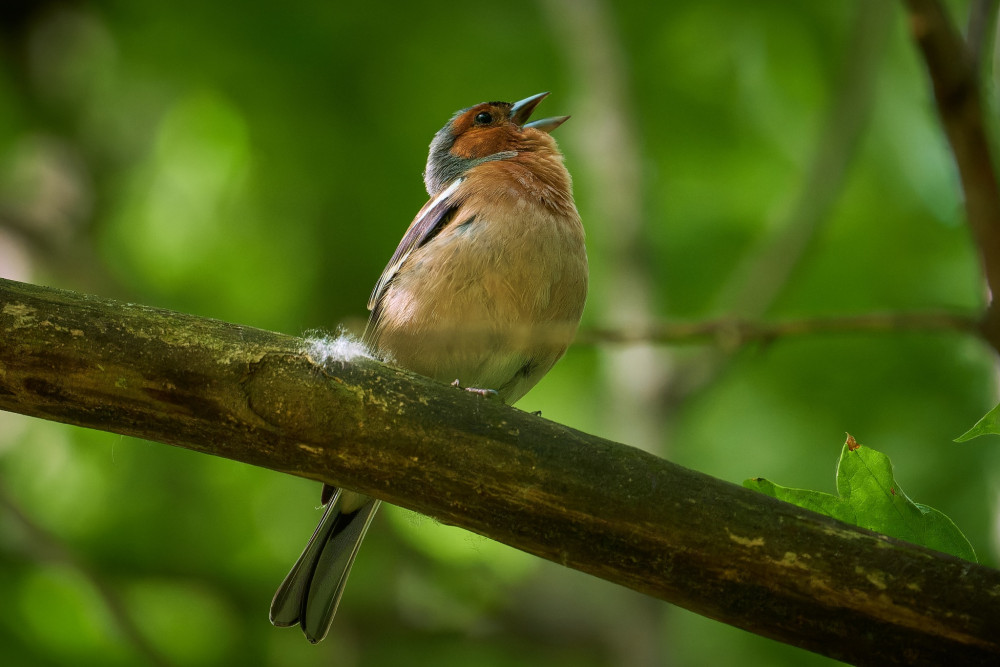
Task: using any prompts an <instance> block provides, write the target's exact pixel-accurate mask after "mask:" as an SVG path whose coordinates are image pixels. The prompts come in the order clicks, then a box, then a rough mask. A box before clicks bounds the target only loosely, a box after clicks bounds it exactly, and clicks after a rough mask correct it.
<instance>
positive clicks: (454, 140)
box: [270, 92, 588, 644]
mask: <svg viewBox="0 0 1000 667" xmlns="http://www.w3.org/2000/svg"><path fill="white" fill-rule="evenodd" d="M548 94H549V93H547V92H545V93H539V94H537V95H532V96H530V97H527V98H525V99H522V100H520V101H518V102H514V103H510V102H483V103H481V104H476V105H474V106H471V107H468V108H465V109H461V110H459V111H458V112H456V113H455V114H454V115H453V116H452V118H451V119H450V120H449V121H448V123H447V124H446V125H445V126H444V127H443V128H441V130H439V131H438V132H437V133H436V134H435V135H434V138H433V140H432V141H431V144H430V150H429V153H428V158H427V166H426V168H425V170H424V174H423V175H424V185H425V187H426V189H427V193H428V195H429V196H430V200H429V201H428V202H427V203H426V204H425V205H424V206H423V208H421V209H420V211H419V212H418V213H417V215H416V217H415V218H414V219H413V222H412V223H411V224H410V226H409V228H408V229H407V230H406V232H405V234H404V235H403V238H402V240H401V241H400V243H399V246H398V247H397V248H396V251H395V253H393V255H392V258H391V259H390V260H389V263H388V264H387V265H386V267H385V270H384V271H383V272H382V275H381V277H379V279H378V281H377V282H376V284H375V288H374V290H373V291H372V295H371V298H370V300H369V302H368V309H369V310H370V311H371V312H370V316H369V320H368V325H367V327H366V329H365V333H364V336H363V337H362V341H363V342H364V344H365V345H366V346H367V347H368V348H369V349H370V350H371V351H372V352H373V353H374V354H375V355H376V356H378V357H380V358H382V359H384V360H386V361H388V362H390V363H392V364H394V365H396V366H399V367H402V368H405V369H408V370H411V371H414V372H416V373H419V374H421V375H425V376H427V377H430V378H433V379H437V380H439V381H441V382H446V383H450V384H454V385H458V386H461V387H462V388H464V389H468V390H470V391H474V392H476V393H480V394H483V395H485V396H496V397H499V398H500V399H501V400H503V401H504V402H505V403H507V404H513V403H514V402H515V401H517V400H518V399H519V398H521V397H522V396H523V395H524V394H525V393H527V391H528V390H529V389H531V388H532V387H533V386H534V385H535V384H536V383H537V382H538V381H539V380H540V379H541V378H542V376H543V375H545V374H546V373H547V372H548V371H549V369H551V368H552V366H553V365H554V364H555V363H556V362H557V361H558V360H559V358H560V357H562V356H563V354H564V352H565V351H566V349H567V348H568V346H569V345H570V343H571V342H572V340H573V338H574V336H575V335H576V330H577V327H578V326H579V323H580V318H581V316H582V314H583V308H584V304H585V301H586V296H587V284H588V264H587V253H586V247H585V235H584V228H583V225H582V223H581V221H580V216H579V213H578V212H577V209H576V205H575V203H574V199H573V190H572V182H571V178H570V175H569V172H568V171H567V169H566V167H565V165H564V161H563V156H562V153H560V151H559V148H558V146H557V145H556V142H555V140H554V139H553V138H552V136H551V134H550V133H551V132H552V131H553V130H554V129H556V128H557V127H559V126H560V125H562V124H563V123H564V122H566V120H568V119H569V116H556V117H551V118H543V119H540V120H535V121H530V120H529V119H530V117H531V114H532V112H533V111H534V109H535V107H536V106H537V105H538V103H539V102H541V101H542V100H543V99H544V98H545V97H546V96H547V95H548ZM321 500H322V503H323V505H325V510H324V513H323V516H322V518H321V519H320V522H319V525H318V526H317V528H316V530H315V532H313V535H312V537H311V538H310V540H309V542H308V544H307V546H306V548H305V550H304V551H303V552H302V555H301V556H300V557H299V559H298V561H296V563H295V565H294V566H293V567H292V569H291V571H290V572H289V573H288V575H287V576H286V577H285V579H284V581H283V582H282V583H281V585H280V587H279V588H278V591H277V593H276V594H275V596H274V599H273V601H272V603H271V613H270V619H271V623H273V624H274V625H276V626H281V627H285V626H293V625H295V624H299V625H300V626H301V629H302V632H303V633H304V634H305V636H306V638H307V639H308V640H309V641H310V642H312V643H314V644H315V643H318V642H320V641H322V640H323V638H324V637H326V635H327V633H328V632H329V630H330V627H331V625H332V623H333V617H334V614H335V613H336V611H337V606H338V605H339V603H340V599H341V596H342V594H343V592H344V586H345V584H346V582H347V577H348V574H349V573H350V570H351V566H352V565H353V563H354V559H355V557H356V556H357V554H358V549H359V547H360V545H361V541H362V539H363V538H364V536H365V532H366V531H367V530H368V526H369V525H370V524H371V521H372V518H373V517H374V515H375V511H376V510H377V509H378V506H379V502H380V501H379V500H377V499H374V498H370V497H368V496H365V495H362V494H360V493H356V492H354V491H350V490H348V489H342V488H336V487H334V486H331V485H324V487H323V494H322V497H321Z"/></svg>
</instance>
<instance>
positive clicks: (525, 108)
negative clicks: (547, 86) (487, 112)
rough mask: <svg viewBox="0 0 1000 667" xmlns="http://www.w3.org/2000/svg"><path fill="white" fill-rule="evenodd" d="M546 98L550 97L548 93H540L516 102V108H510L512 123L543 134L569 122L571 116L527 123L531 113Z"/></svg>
mask: <svg viewBox="0 0 1000 667" xmlns="http://www.w3.org/2000/svg"><path fill="white" fill-rule="evenodd" d="M546 96H548V93H538V94H537V95H532V96H531V97H526V98H524V99H523V100H521V101H520V102H514V106H512V107H511V108H510V119H511V121H513V122H514V124H516V125H519V126H521V127H522V128H526V127H533V128H535V129H536V130H542V131H543V132H551V131H552V130H554V129H556V128H557V127H559V126H560V125H562V124H563V123H565V122H566V121H567V120H569V116H555V117H553V118H542V119H540V120H533V121H531V122H530V123H528V122H525V121H527V120H528V119H529V118H530V117H531V112H532V111H534V110H535V107H537V106H538V103H539V102H541V101H542V100H544V99H545V98H546Z"/></svg>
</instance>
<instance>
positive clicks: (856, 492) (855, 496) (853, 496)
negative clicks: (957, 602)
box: [743, 438, 978, 562]
mask: <svg viewBox="0 0 1000 667" xmlns="http://www.w3.org/2000/svg"><path fill="white" fill-rule="evenodd" d="M743 486H745V487H747V488H748V489H755V490H757V491H760V492H761V493H765V494H767V495H769V496H772V497H774V498H777V499H779V500H784V501H786V502H789V503H792V504H794V505H798V506H799V507H804V508H806V509H810V510H813V511H814V512H819V513H820V514H825V515H827V516H831V517H833V518H835V519H839V520H840V521H844V522H846V523H851V524H854V525H856V526H861V527H862V528H868V529H869V530H874V531H876V532H879V533H884V534H885V535H891V536H892V537H897V538H899V539H902V540H906V541H908V542H913V543H914V544H920V545H923V546H925V547H929V548H931V549H936V550H938V551H943V552H945V553H949V554H952V555H954V556H958V557H959V558H964V559H966V560H970V561H973V562H978V561H977V559H976V553H975V551H974V550H973V548H972V545H971V544H970V543H969V540H968V539H966V537H965V535H963V534H962V531H960V530H959V529H958V527H957V526H956V525H955V523H954V522H953V521H952V520H951V519H949V518H948V517H947V516H946V515H944V514H942V513H941V512H939V511H937V510H936V509H933V508H931V507H927V506H926V505H921V504H918V503H914V502H913V501H912V500H910V498H909V497H908V496H907V495H906V494H905V493H903V490H902V489H901V488H900V487H899V484H898V483H897V482H896V479H895V477H894V476H893V474H892V463H891V462H890V461H889V457H888V456H886V455H885V454H883V453H881V452H878V451H876V450H874V449H871V448H868V447H861V446H859V445H857V444H856V443H854V442H853V438H849V440H848V444H845V445H844V448H843V451H842V452H841V454H840V464H839V465H838V467H837V492H838V493H839V497H838V496H833V495H830V494H828V493H822V492H820V491H811V490H808V489H793V488H788V487H783V486H779V485H777V484H775V483H773V482H770V481H768V480H766V479H762V478H759V477H758V478H755V479H748V480H746V481H745V482H743Z"/></svg>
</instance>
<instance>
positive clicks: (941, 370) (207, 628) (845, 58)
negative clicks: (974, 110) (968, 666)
mask: <svg viewBox="0 0 1000 667" xmlns="http://www.w3.org/2000/svg"><path fill="white" fill-rule="evenodd" d="M362 5H364V3H332V2H331V3H321V2H310V1H304V0H293V1H289V2H284V3H266V2H253V1H250V2H241V3H230V2H204V1H202V0H199V1H195V0H174V1H173V2H161V3H156V2H127V1H124V0H117V1H114V0H109V1H107V2H97V1H94V2H87V1H85V0H79V1H76V2H70V1H64V2H59V1H55V0H40V1H39V2H16V1H11V2H5V3H3V4H2V5H0V47H2V53H0V57H2V61H0V275H3V276H4V277H8V278H14V279H18V280H25V281H30V282H36V283H40V284H45V285H53V286H58V287H62V288H67V289H73V290H79V291H84V292H90V293H96V294H101V295H104V296H108V297H115V298H120V299H126V300H130V301H134V302H141V303H144V304H149V305H155V306H160V307H166V308H171V309H176V310H180V311H184V312H189V313H196V314H199V315H204V316H209V317H213V318H219V319H223V320H228V321H232V322H238V323H241V324H248V325H253V326H258V327H263V328H268V329H272V330H276V331H281V332H285V333H289V334H301V333H303V332H305V331H307V330H310V329H315V328H325V329H329V330H333V329H335V328H336V327H337V326H338V324H345V325H346V326H348V327H353V328H359V327H362V326H363V322H364V318H365V316H366V312H365V309H364V307H365V303H366V302H367V299H368V295H369V292H370V289H371V287H372V285H373V284H374V282H375V280H376V279H377V277H378V275H379V274H380V272H381V269H382V267H383V265H384V263H385V262H386V260H387V259H388V257H389V255H390V254H391V253H392V251H393V249H394V248H395V245H396V242H397V241H398V239H399V238H400V236H401V235H402V233H403V231H404V229H405V228H406V226H407V225H408V224H409V222H410V220H411V218H412V216H413V215H414V213H415V212H416V211H417V210H418V209H419V207H420V206H421V205H422V204H423V202H424V201H425V197H426V195H425V193H424V191H423V184H422V181H421V171H422V168H423V165H424V162H425V160H426V148H427V144H428V142H429V141H430V138H431V136H432V135H433V133H434V132H435V131H436V130H437V129H438V128H440V127H441V126H442V125H443V124H444V123H445V121H446V120H447V119H448V118H449V117H450V115H451V114H452V113H453V112H454V111H455V110H456V109H459V108H462V107H466V106H469V105H471V104H474V103H477V102H481V101H486V100H493V99H502V100H508V101H513V100H517V99H520V98H522V97H526V96H528V95H531V94H534V93H537V92H540V91H544V90H549V91H552V95H551V97H549V98H548V99H546V100H545V102H544V103H543V105H542V107H541V108H540V109H539V111H538V113H539V114H547V115H559V114H567V113H568V114H572V115H573V118H572V120H571V121H569V122H568V123H567V124H566V125H565V126H563V127H561V128H560V129H559V130H558V131H557V132H556V135H555V136H556V137H557V139H558V140H559V142H560V144H561V146H562V148H563V150H564V152H565V154H566V160H567V164H568V166H569V169H570V171H571V172H572V173H573V175H574V177H575V187H576V197H577V203H578V206H579V209H580V211H581V214H582V216H583V219H584V222H585V224H586V226H587V229H588V247H589V253H590V257H591V263H592V292H591V295H590V299H589V301H588V305H587V311H586V314H585V322H584V328H585V329H586V330H588V331H590V330H593V329H596V328H604V329H611V330H617V331H624V332H635V331H638V330H641V328H642V327H644V326H645V325H647V324H649V323H651V322H660V321H666V320H684V321H698V320H705V319H710V318H716V317H720V316H728V315H743V316H747V317H751V318H763V319H779V318H793V317H814V316H840V315H848V314H856V313H864V312H872V311H879V312H902V311H912V310H922V309H936V308H949V309H957V310H971V311H975V310H976V309H978V308H980V307H981V306H982V304H983V302H984V298H985V296H984V287H983V284H982V281H981V278H980V271H979V267H978V263H977V256H976V252H975V248H974V247H973V245H972V242H971V239H970V234H969V231H968V229H967V227H966V225H965V222H964V212H963V209H962V202H961V197H960V190H959V187H958V180H957V177H956V172H955V169H954V167H953V164H952V162H951V158H950V154H949V152H948V148H947V144H946V142H945V141H944V139H943V137H942V134H941V132H940V131H939V128H938V125H937V120H936V117H935V114H934V110H933V106H932V102H931V98H930V94H929V88H928V81H927V80H926V76H925V73H924V70H923V68H922V64H921V62H920V60H919V57H918V54H917V53H916V50H915V49H914V47H913V45H912V44H911V42H910V41H909V36H908V33H907V26H906V20H905V16H904V13H903V11H902V7H901V6H899V5H897V4H896V3H893V2H876V1H874V0H857V1H854V2H847V1H842V2H826V1H814V2H798V3H787V2H777V1H770V0H768V1H761V2H754V3H747V2H742V1H741V0H677V1H675V2H669V3H648V2H638V1H622V2H610V1H605V2H601V1H600V0H539V1H537V2H528V3H513V4H512V3H500V4H497V3H492V4H490V3H487V4H468V3H467V4H455V3H453V2H448V3H445V2H413V3H403V2H399V3H387V4H385V3H380V4H379V5H378V7H377V8H376V9H362ZM951 8H952V9H953V10H954V12H955V15H956V17H958V21H959V23H960V25H964V18H963V17H964V16H965V15H966V12H967V9H968V8H967V5H966V3H961V2H959V3H953V4H952V5H951ZM0 344H3V342H2V341H0ZM996 384H997V383H996V365H995V359H994V356H993V355H992V353H991V352H990V351H989V350H988V349H987V348H986V347H985V346H984V345H982V344H981V343H979V342H978V341H977V340H975V339H973V338H971V337H969V336H967V335H964V334H961V333H957V332H954V333H948V332H937V333H928V332H919V331H900V332H896V333H891V334H870V333H857V334H836V335H833V334H816V335H810V336H801V337H795V338H790V339H787V340H785V339H777V340H774V341H771V342H769V343H768V344H767V345H761V344H750V345H734V344H733V340H732V338H731V337H728V336H725V335H721V336H720V337H719V338H718V340H716V341H714V342H713V343H712V344H709V345H617V344H612V343H607V342H600V341H599V340H598V341H597V342H594V340H593V338H591V339H590V342H589V343H581V344H579V345H577V346H574V347H573V348H572V349H571V350H570V351H569V352H568V354H567V355H566V357H565V358H564V360H563V361H562V362H560V363H559V364H558V365H557V367H556V368H555V369H554V370H553V371H552V373H550V375H549V376H548V377H547V378H546V379H545V380H544V381H543V382H542V383H541V384H540V385H539V386H538V387H537V388H536V389H535V390H534V391H532V393H530V394H529V395H528V396H527V397H526V398H525V399H523V400H522V402H521V404H520V405H519V407H521V408H523V409H526V410H542V411H544V413H545V416H546V417H548V418H551V419H555V420H557V421H560V422H563V423H566V424H569V425H571V426H573V427H576V428H579V429H582V430H585V431H589V432H591V433H595V434H599V435H602V436H606V437H609V438H612V439H614V440H618V441H622V442H626V443H629V444H633V445H636V446H640V447H643V448H646V449H649V450H651V451H654V452H656V453H658V454H660V455H662V456H665V457H668V458H670V459H672V460H674V461H677V462H680V463H682V464H684V465H687V466H690V467H693V468H696V469H698V470H701V471H704V472H707V473H709V474H711V475H714V476H717V477H721V478H723V479H727V480H731V481H733V482H737V483H738V482H740V481H742V480H743V479H745V478H748V477H752V476H758V475H760V476H765V477H768V478H770V479H773V480H774V481H776V482H778V483H781V484H785V485H791V486H800V487H809V488H815V489H820V490H826V491H831V492H832V491H833V489H834V471H835V464H836V460H837V456H838V454H839V449H840V446H841V443H842V442H843V440H844V433H845V431H850V432H851V433H852V434H853V435H855V436H856V437H857V438H858V439H859V440H860V441H861V442H862V443H863V444H866V445H868V446H872V447H875V448H877V449H880V450H882V451H884V452H886V453H888V454H889V456H890V457H891V458H892V460H893V461H894V463H895V468H896V473H897V477H898V479H899V480H900V483H901V485H902V486H903V488H904V489H905V490H906V491H907V493H908V494H909V495H910V496H911V497H913V498H915V499H916V500H918V501H920V502H924V503H926V504H929V505H931V506H933V507H936V508H938V509H940V510H942V511H944V512H945V513H946V514H948V515H950V516H951V517H952V518H953V519H954V520H955V521H956V522H957V523H958V525H959V526H960V527H961V528H962V529H963V530H964V531H965V532H966V534H967V535H968V537H969V538H970V540H971V541H972V543H973V545H974V546H975V548H976V550H977V552H978V553H979V555H980V558H981V560H982V561H983V562H984V563H986V564H989V565H992V566H996V564H997V558H998V549H1000V533H998V523H997V511H998V503H1000V447H998V442H997V441H996V440H993V441H990V439H989V438H981V439H979V440H976V441H973V442H971V443H967V444H964V445H958V444H955V443H953V442H952V440H953V438H955V437H956V436H958V435H959V434H960V433H962V432H963V431H965V430H966V429H967V428H968V427H969V426H971V425H972V424H973V423H974V422H975V421H976V420H977V419H978V418H979V417H980V416H981V415H982V414H983V413H985V412H986V411H987V410H988V409H989V408H990V407H992V405H993V403H994V402H995V399H996ZM318 504H319V485H318V484H316V483H313V482H308V481H306V480H301V479H297V478H294V477H290V476H286V475H281V474H278V473H273V472H269V471H266V470H259V469H254V468H251V467H249V466H245V465H241V464H237V463H233V462H230V461H226V460H221V459H213V458H211V457H208V456H204V455H200V454H195V453H192V452H188V451H185V450H181V449H175V448H171V447H167V446H164V445H160V444H155V443H147V442H142V441H137V440H134V439H130V438H123V437H119V436H116V435H111V434H108V433H102V432H95V431H87V430H83V429H76V428H71V427H67V426H62V425H58V424H54V423H49V422H44V421H39V420H31V419H27V418H22V417H20V416H17V415H11V414H7V413H0V600H2V601H3V603H2V604H0V663H2V664H5V665H65V664H73V665H102V666H115V665H132V664H163V665H221V664H260V665H330V664H337V665H342V666H351V665H366V666H367V665H370V666H376V665H398V664H407V665H421V664H427V665H442V666H447V665H463V666H464V665H470V664H474V665H496V666H500V665H546V666H559V665H573V666H576V665H584V666H587V665H594V666H598V665H624V666H643V665H692V666H694V665H706V664H723V665H724V664H737V663H738V664H742V665H819V664H828V663H829V662H830V661H828V660H825V659H823V658H820V657H818V656H815V655H812V654H809V653H806V652H804V651H801V650H798V649H794V648H791V647H787V646H783V645H780V644H777V643H775V642H771V641H769V640H766V639H762V638H759V637H756V636H753V635H750V634H748V633H745V632H743V631H740V630H737V629H734V628H731V627H728V626H725V625H722V624H719V623H715V622H713V621H710V620H707V619H704V618H701V617H699V616H696V615H694V614H691V613H689V612H686V611H684V610H682V609H679V608H676V607H673V606H671V605H668V604H665V603H662V602H659V601H656V600H652V599H649V598H646V597H644V596H642V595H639V594H637V593H634V592H632V591H629V590H625V589H621V588H618V587H616V586H614V585H612V584H609V583H606V582H603V581H600V580H597V579H594V578H591V577H589V576H586V575H583V574H580V573H577V572H573V571H569V570H565V569H563V568H561V567H559V566H557V565H554V564H551V563H547V562H542V561H540V560H538V559H535V558H533V557H530V556H527V555H525V554H522V553H520V552H517V551H515V550H513V549H510V548H508V547H505V546H503V545H498V544H495V543H493V542H490V541H489V540H486V539H484V538H481V537H478V536H475V535H471V534H468V533H466V532H463V531H461V530H457V529H450V528H446V527H443V526H440V525H438V524H436V523H435V522H433V521H432V520H430V519H426V518H423V517H420V516H417V515H414V514H412V513H408V512H405V511H402V510H399V509H396V508H391V507H386V508H385V509H384V510H383V511H382V512H380V514H379V515H378V516H377V517H376V519H375V522H374V524H373V527H372V530H371V531H370V533H369V537H368V539H367V541H366V543H365V545H364V547H363V549H362V551H361V555H360V557H359V559H358V561H357V564H356V566H355V568H354V572H353V575H352V577H351V581H350V584H349V586H348V589H347V593H346V595H345V597H344V600H343V604H342V606H341V608H340V612H339V615H338V618H337V620H336V623H335V625H334V627H333V630H332V632H331V635H330V636H329V637H328V638H327V640H326V641H325V642H324V643H322V644H320V645H319V646H315V647H314V646H311V645H309V644H308V643H307V642H306V641H305V639H304V638H303V637H302V636H301V634H300V633H299V632H298V630H296V629H276V628H272V627H271V626H270V625H269V623H268V621H267V611H268V605H269V602H270V599H271V596H272V594H273V592H274V589H275V587H276V586H277V584H278V583H279V582H280V581H281V579H282V577H283V576H284V574H285V572H286V570H287V568H288V567H289V566H290V565H291V563H292V562H293V560H294V559H295V558H296V556H297V555H298V553H299V550H300V549H301V548H302V546H303V545H304V543H305V540H306V538H307V537H308V536H309V534H310V533H311V531H312V529H313V527H314V524H315V522H316V520H317V519H318V516H319V514H318V511H317V510H316V507H317V506H318Z"/></svg>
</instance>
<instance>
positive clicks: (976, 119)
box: [906, 0, 1000, 351]
mask: <svg viewBox="0 0 1000 667" xmlns="http://www.w3.org/2000/svg"><path fill="white" fill-rule="evenodd" d="M906 5H907V7H908V9H909V12H910V30H911V31H912V33H913V38H914V40H915V41H916V43H917V45H918V46H919V47H920V52H921V53H922V54H923V57H924V62H925V64H926V65H927V71H928V73H929V74H930V77H931V81H932V82H933V85H934V98H935V100H936V102H937V109H938V114H939V115H940V117H941V124H942V126H943V127H944V131H945V134H946V135H947V137H948V142H949V143H950V144H951V149H952V153H953V154H954V157H955V163H956V164H957V165H958V171H959V175H960V176H961V180H962V191H963V192H964V194H965V209H966V215H967V216H968V220H969V226H970V227H971V229H972V233H973V236H974V237H975V240H976V245H977V247H978V249H979V253H980V257H981V260H982V265H983V272H984V273H985V276H986V282H987V284H988V285H989V288H990V292H991V293H992V294H993V295H996V294H1000V187H998V185H997V174H996V169H995V166H994V160H993V156H992V154H991V151H990V141H989V135H988V133H987V131H986V127H985V125H984V122H983V119H984V114H983V109H984V107H983V100H982V91H981V88H980V85H979V77H978V75H977V68H976V64H977V62H976V59H975V57H974V55H973V53H971V52H970V51H969V49H968V48H967V46H966V44H965V42H964V41H963V40H962V37H961V36H960V35H959V33H958V31H957V30H956V29H955V26H954V25H953V24H952V22H951V20H950V19H949V18H948V15H947V13H946V11H945V9H944V7H943V6H942V4H941V3H940V2H938V1H937V0H906ZM983 22H985V19H983V20H981V21H979V22H978V23H977V24H979V23H983ZM980 43H981V40H979V39H978V38H977V40H976V44H977V45H978V44H980ZM976 48H979V47H978V46H976ZM983 333H984V335H985V336H986V338H987V340H988V341H989V342H990V344H991V345H992V346H993V347H994V349H997V350H998V351H1000V313H998V311H997V308H996V301H995V300H993V301H992V302H991V303H990V306H989V308H988V309H987V311H986V315H985V318H984V320H983Z"/></svg>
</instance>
